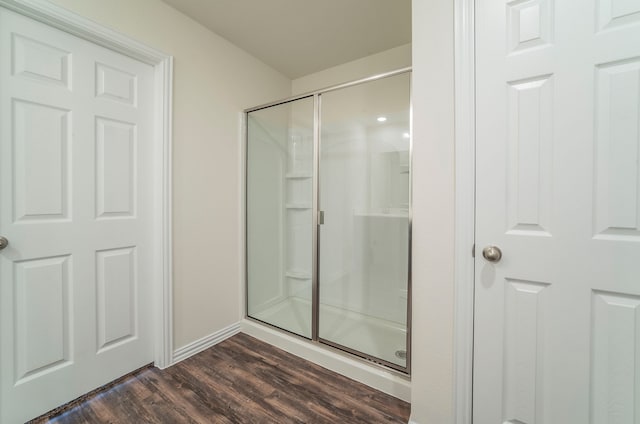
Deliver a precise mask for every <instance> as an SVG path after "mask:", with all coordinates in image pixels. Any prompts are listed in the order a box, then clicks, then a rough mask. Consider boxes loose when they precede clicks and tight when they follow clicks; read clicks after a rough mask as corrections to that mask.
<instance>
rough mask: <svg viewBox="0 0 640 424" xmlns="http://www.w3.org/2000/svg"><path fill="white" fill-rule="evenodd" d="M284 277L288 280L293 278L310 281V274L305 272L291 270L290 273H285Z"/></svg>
mask: <svg viewBox="0 0 640 424" xmlns="http://www.w3.org/2000/svg"><path fill="white" fill-rule="evenodd" d="M285 276H286V277H288V278H293V279H296V280H310V279H311V274H310V273H308V272H305V271H299V270H291V271H287V272H286V273H285Z"/></svg>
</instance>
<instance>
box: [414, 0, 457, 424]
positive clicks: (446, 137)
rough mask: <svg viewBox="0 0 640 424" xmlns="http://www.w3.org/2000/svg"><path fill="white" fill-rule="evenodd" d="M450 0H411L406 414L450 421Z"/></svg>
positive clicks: (430, 423) (427, 421) (428, 422)
mask: <svg viewBox="0 0 640 424" xmlns="http://www.w3.org/2000/svg"><path fill="white" fill-rule="evenodd" d="M453 7H454V2H452V1H451V0H414V1H413V8H412V16H413V24H412V27H413V90H412V97H413V182H414V186H413V252H412V253H413V279H412V281H413V322H412V324H413V333H412V345H413V350H412V357H413V365H412V366H413V368H412V382H411V420H412V422H414V423H419V424H449V423H453V420H454V415H453V404H452V403H453V293H454V292H453V289H454V264H453V255H454V242H453V241H454V105H453V96H454V91H453V89H454V85H453V81H454V45H453V43H454V37H453V22H454V21H453Z"/></svg>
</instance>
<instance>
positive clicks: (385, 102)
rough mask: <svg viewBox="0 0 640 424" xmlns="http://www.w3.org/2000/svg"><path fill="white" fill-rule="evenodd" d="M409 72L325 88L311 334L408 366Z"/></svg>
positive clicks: (323, 95) (344, 347)
mask: <svg viewBox="0 0 640 424" xmlns="http://www.w3.org/2000/svg"><path fill="white" fill-rule="evenodd" d="M409 95H410V74H408V73H405V74H400V75H396V76H393V77H388V78H384V79H380V80H375V81H373V82H368V83H364V84H359V85H355V86H351V87H348V88H343V89H339V90H335V91H330V92H327V93H323V94H322V95H321V97H320V100H321V139H320V140H321V141H320V162H319V174H320V181H319V209H320V210H322V211H323V215H324V223H323V224H322V225H320V227H319V228H320V232H319V241H320V243H319V338H320V340H321V341H322V342H323V343H327V344H330V345H333V346H335V347H338V348H341V349H344V350H347V351H351V352H354V353H358V354H361V355H364V356H366V357H368V358H370V359H374V360H378V361H380V362H383V363H385V364H386V365H389V366H391V367H394V368H398V369H405V368H406V367H407V359H406V352H407V305H408V302H407V297H408V277H409V276H408V270H409V206H410V205H409V181H410V178H409V169H410V167H409V161H410V135H409V131H410V97H409Z"/></svg>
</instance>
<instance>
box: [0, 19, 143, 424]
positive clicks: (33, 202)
mask: <svg viewBox="0 0 640 424" xmlns="http://www.w3.org/2000/svg"><path fill="white" fill-rule="evenodd" d="M0 56H1V57H0V64H1V66H0V96H1V97H0V158H1V159H0V160H1V166H0V181H1V186H0V205H1V207H0V235H2V236H4V237H6V238H7V239H8V240H9V243H10V244H9V246H8V247H7V248H5V249H4V250H2V251H0V273H1V284H0V308H1V312H0V321H1V323H0V336H1V340H0V374H1V375H2V383H1V386H2V392H1V404H0V407H1V411H2V412H1V414H0V415H1V416H0V421H1V422H3V423H5V422H6V423H14V422H24V421H25V420H27V419H30V418H33V417H34V416H37V415H39V414H41V413H44V412H46V411H47V410H50V409H52V408H54V407H57V406H59V405H61V404H63V403H65V402H68V401H70V400H72V399H74V398H75V397H77V396H80V395H82V394H83V393H85V392H87V391H89V390H92V389H93V388H95V387H98V386H100V385H102V384H105V383H107V382H109V381H111V380H113V379H115V378H117V377H119V376H121V375H123V374H126V373H127V372H129V371H132V370H134V369H136V368H138V367H140V366H143V365H145V364H148V363H150V362H152V361H153V351H152V338H151V333H150V325H151V320H150V318H151V316H150V314H151V306H150V305H151V301H150V297H151V283H152V282H151V278H150V277H151V266H152V257H151V255H152V249H151V248H152V242H153V237H154V235H153V234H152V233H151V224H152V217H153V213H152V210H151V208H152V200H153V199H152V197H151V195H152V192H151V190H150V187H151V186H152V183H153V182H152V180H151V175H152V169H151V165H152V155H153V152H152V149H151V142H152V138H153V134H152V133H151V131H152V122H153V121H152V120H153V102H154V99H153V86H152V85H153V68H152V67H150V66H148V65H145V64H142V63H140V62H138V61H136V60H133V59H131V58H128V57H125V56H122V55H120V54H116V53H114V52H112V51H110V50H107V49H105V48H102V47H98V46H96V45H93V44H91V43H89V42H87V41H84V40H81V39H79V38H76V37H74V36H72V35H69V34H67V33H64V32H62V31H59V30H56V29H53V28H50V27H47V26H46V25H44V24H41V23H37V22H35V21H32V20H30V19H28V18H25V17H22V16H19V15H17V14H14V13H12V12H9V11H7V10H5V9H0Z"/></svg>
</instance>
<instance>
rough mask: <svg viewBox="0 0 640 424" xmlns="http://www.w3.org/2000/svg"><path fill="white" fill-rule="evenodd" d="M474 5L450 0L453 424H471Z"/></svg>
mask: <svg viewBox="0 0 640 424" xmlns="http://www.w3.org/2000/svg"><path fill="white" fill-rule="evenodd" d="M474 22H475V4H474V0H456V1H455V5H454V26H455V27H454V34H455V35H454V37H455V93H454V96H455V98H454V104H455V112H454V113H455V253H454V255H455V256H454V273H455V277H454V278H455V281H454V284H455V296H454V308H455V310H454V358H453V359H454V364H453V374H454V383H453V384H454V390H453V396H454V399H453V405H454V414H455V420H454V422H455V424H471V420H472V406H473V403H472V392H473V391H472V384H473V305H474V262H475V260H474V258H473V256H472V246H473V245H474V243H475V25H474Z"/></svg>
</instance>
